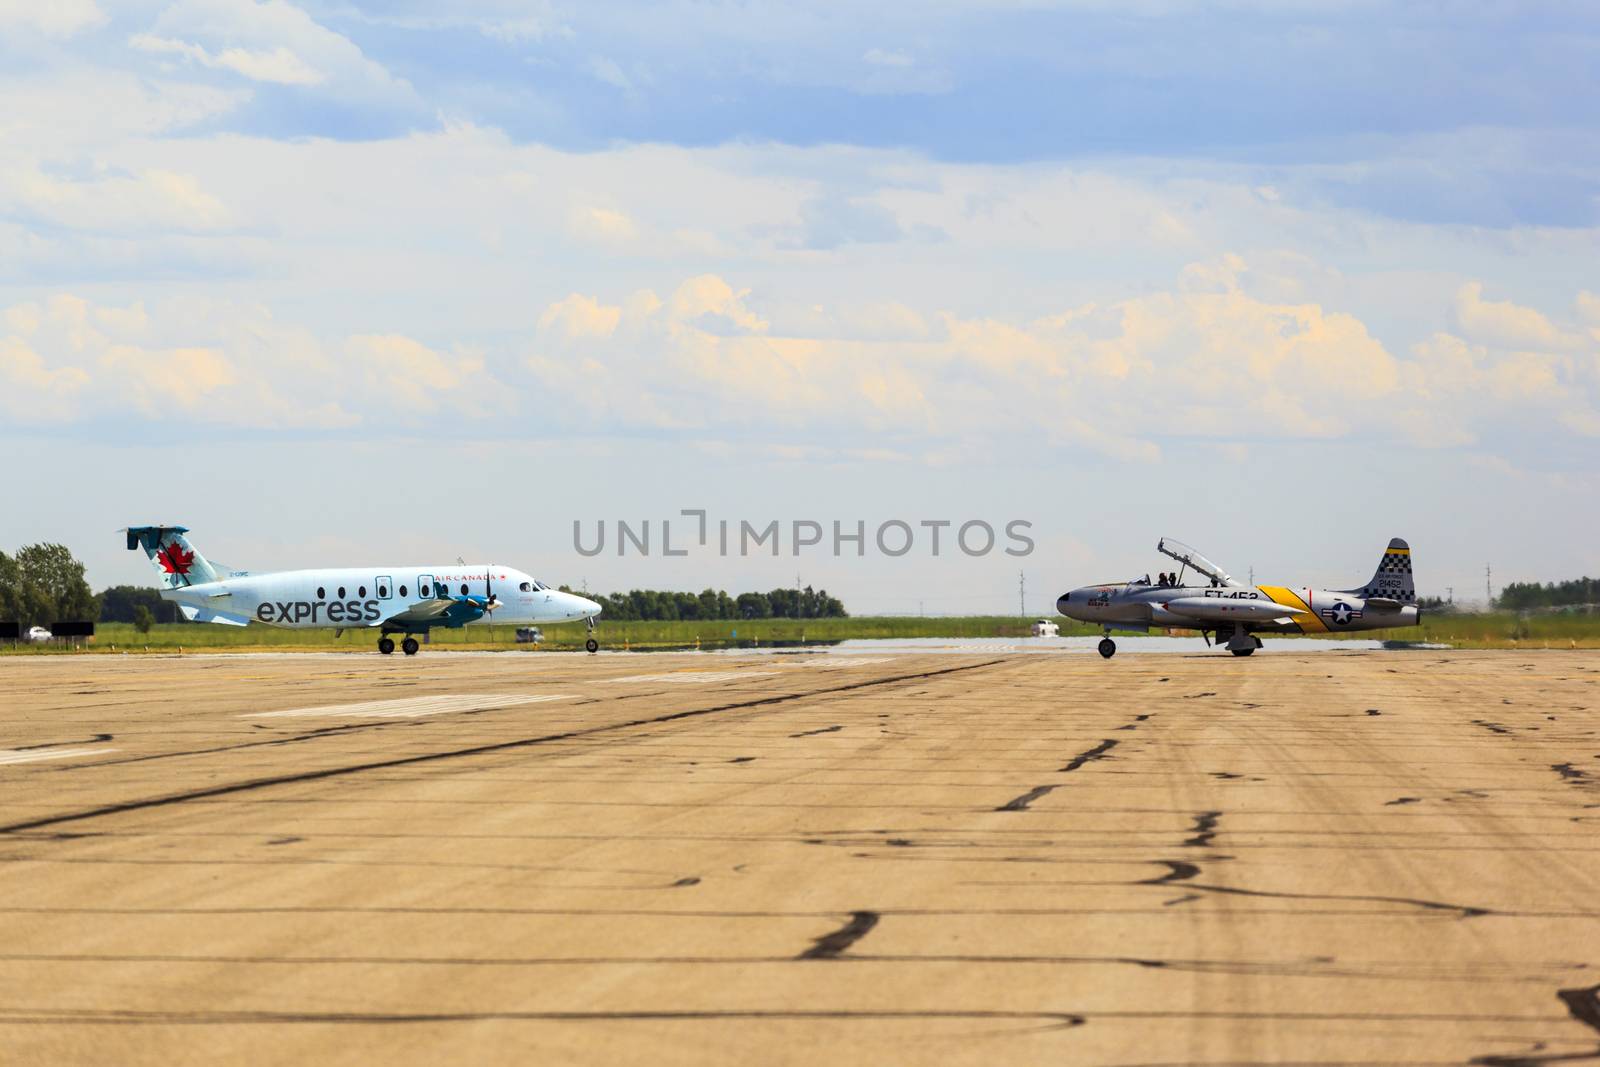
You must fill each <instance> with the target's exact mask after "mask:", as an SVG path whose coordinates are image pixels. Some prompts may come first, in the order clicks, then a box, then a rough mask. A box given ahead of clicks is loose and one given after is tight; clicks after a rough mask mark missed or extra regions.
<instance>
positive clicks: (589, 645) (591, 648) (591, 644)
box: [583, 637, 600, 652]
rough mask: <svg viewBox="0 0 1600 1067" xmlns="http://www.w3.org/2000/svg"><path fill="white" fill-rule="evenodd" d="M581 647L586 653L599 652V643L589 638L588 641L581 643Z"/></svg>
mask: <svg viewBox="0 0 1600 1067" xmlns="http://www.w3.org/2000/svg"><path fill="white" fill-rule="evenodd" d="M583 647H584V649H585V650H586V651H588V652H599V651H600V642H599V641H596V640H595V639H594V638H592V637H591V638H589V640H587V641H585V642H584V643H583Z"/></svg>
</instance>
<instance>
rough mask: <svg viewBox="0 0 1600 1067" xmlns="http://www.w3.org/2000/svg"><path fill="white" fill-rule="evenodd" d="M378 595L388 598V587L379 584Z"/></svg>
mask: <svg viewBox="0 0 1600 1067" xmlns="http://www.w3.org/2000/svg"><path fill="white" fill-rule="evenodd" d="M378 595H379V596H380V597H383V598H385V599H387V598H388V596H389V590H388V588H387V587H385V586H381V585H380V586H378Z"/></svg>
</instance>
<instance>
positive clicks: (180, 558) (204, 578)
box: [124, 526, 221, 589]
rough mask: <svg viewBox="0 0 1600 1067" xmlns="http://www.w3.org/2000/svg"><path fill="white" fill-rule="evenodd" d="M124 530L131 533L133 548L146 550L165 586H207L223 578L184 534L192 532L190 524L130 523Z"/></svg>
mask: <svg viewBox="0 0 1600 1067" xmlns="http://www.w3.org/2000/svg"><path fill="white" fill-rule="evenodd" d="M124 532H125V533H126V534H127V535H128V548H129V550H132V549H135V548H142V549H144V554H145V555H146V556H147V557H149V559H150V565H151V566H152V567H154V568H155V569H156V574H157V575H159V576H160V578H161V588H163V589H182V588H184V587H185V586H190V585H203V584H205V583H206V582H214V581H217V580H218V578H220V577H221V575H220V573H219V572H218V570H217V568H216V567H214V566H212V565H211V564H210V563H209V562H207V560H206V558H205V557H204V556H202V555H201V554H200V552H199V550H198V549H196V548H195V547H194V546H193V545H191V544H190V543H189V539H188V538H187V537H185V536H184V534H186V533H188V532H189V529H188V527H186V526H130V527H128V529H127V530H125V531H124Z"/></svg>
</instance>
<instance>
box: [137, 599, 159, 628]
mask: <svg viewBox="0 0 1600 1067" xmlns="http://www.w3.org/2000/svg"><path fill="white" fill-rule="evenodd" d="M155 624H156V617H155V616H154V615H152V614H150V609H149V608H147V607H145V606H144V605H143V604H135V605H134V606H133V628H134V629H135V630H138V631H139V632H140V633H142V634H147V633H149V632H150V627H152V626H154V625H155Z"/></svg>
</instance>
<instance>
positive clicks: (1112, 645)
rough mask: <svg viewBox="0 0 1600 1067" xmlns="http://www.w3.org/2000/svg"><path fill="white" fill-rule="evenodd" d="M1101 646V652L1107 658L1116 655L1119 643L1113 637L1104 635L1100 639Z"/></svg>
mask: <svg viewBox="0 0 1600 1067" xmlns="http://www.w3.org/2000/svg"><path fill="white" fill-rule="evenodd" d="M1099 647H1100V654H1101V655H1102V656H1104V657H1105V658H1106V659H1110V658H1111V657H1112V656H1115V655H1116V654H1117V643H1116V642H1115V641H1113V640H1111V638H1109V637H1102V638H1101V639H1100V646H1099Z"/></svg>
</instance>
